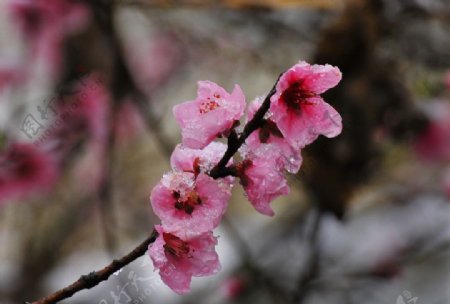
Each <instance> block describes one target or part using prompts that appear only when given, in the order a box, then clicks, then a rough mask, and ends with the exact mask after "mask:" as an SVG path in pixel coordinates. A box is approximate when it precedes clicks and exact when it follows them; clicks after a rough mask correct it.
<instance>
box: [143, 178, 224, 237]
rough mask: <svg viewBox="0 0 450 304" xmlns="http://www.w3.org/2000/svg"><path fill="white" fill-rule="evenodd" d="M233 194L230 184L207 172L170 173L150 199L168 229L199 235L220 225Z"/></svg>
mask: <svg viewBox="0 0 450 304" xmlns="http://www.w3.org/2000/svg"><path fill="white" fill-rule="evenodd" d="M230 197H231V191H230V187H229V185H228V184H227V183H223V182H222V181H220V180H214V179H212V178H211V177H209V176H208V175H206V174H203V173H200V174H199V175H198V176H197V177H195V175H194V174H193V173H189V172H171V173H168V174H165V175H164V176H163V178H162V179H161V181H160V183H158V184H157V185H156V186H155V188H153V191H152V193H151V195H150V201H151V205H152V208H153V211H154V212H155V214H156V215H157V216H158V217H159V218H160V219H161V222H162V225H163V226H164V229H165V230H166V231H168V232H171V233H182V232H184V233H186V234H187V235H198V234H201V233H204V232H206V231H209V230H213V229H214V228H216V227H217V226H218V225H219V222H220V220H221V218H222V216H223V214H224V213H225V210H226V207H227V205H228V201H229V200H230Z"/></svg>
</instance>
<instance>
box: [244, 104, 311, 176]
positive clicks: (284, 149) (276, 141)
mask: <svg viewBox="0 0 450 304" xmlns="http://www.w3.org/2000/svg"><path fill="white" fill-rule="evenodd" d="M262 102H263V100H262V99H261V98H257V99H255V100H254V101H253V102H252V103H251V104H250V105H249V106H248V110H247V111H248V113H247V121H250V120H251V119H252V118H253V115H255V113H256V111H258V109H259V108H260V107H261V105H262ZM271 117H272V113H271V112H270V110H269V111H268V112H267V114H266V116H265V123H264V125H263V126H262V127H261V128H259V129H258V130H256V131H255V132H253V133H252V134H250V136H249V137H248V138H247V141H246V143H247V146H248V148H249V149H251V150H256V149H258V148H259V147H260V146H261V145H264V144H272V145H273V146H275V147H277V148H278V149H279V151H280V154H281V155H282V156H283V157H284V159H283V161H284V168H285V169H286V170H287V171H288V172H290V173H297V172H298V170H300V166H301V164H302V156H301V153H300V151H299V150H296V149H294V148H292V147H291V145H290V144H289V143H288V142H287V141H286V140H285V139H284V137H283V134H281V132H280V130H279V129H278V127H277V125H276V124H275V122H274V121H273V120H272V119H271Z"/></svg>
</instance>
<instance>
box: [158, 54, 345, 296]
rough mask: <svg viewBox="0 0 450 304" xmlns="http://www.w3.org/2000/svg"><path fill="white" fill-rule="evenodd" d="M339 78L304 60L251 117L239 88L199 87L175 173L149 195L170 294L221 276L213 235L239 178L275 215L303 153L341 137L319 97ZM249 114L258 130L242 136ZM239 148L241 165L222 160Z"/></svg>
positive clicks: (187, 107) (186, 111)
mask: <svg viewBox="0 0 450 304" xmlns="http://www.w3.org/2000/svg"><path fill="white" fill-rule="evenodd" d="M341 77H342V76H341V72H340V71H339V69H338V68H337V67H333V66H330V65H310V64H308V63H306V62H304V61H301V62H299V63H297V64H296V65H294V66H293V67H291V68H290V69H289V70H287V71H286V72H285V73H283V74H282V75H281V76H280V78H279V80H278V82H277V83H276V85H275V87H274V89H273V90H272V91H271V92H270V93H269V95H268V96H266V97H265V98H256V99H255V100H254V101H253V102H251V103H250V104H249V105H248V107H247V110H246V101H245V96H244V93H243V92H242V90H241V88H240V87H239V86H238V85H235V87H234V89H233V91H232V92H231V93H228V92H227V91H226V90H225V89H223V88H222V87H220V86H219V85H217V84H215V83H213V82H211V81H199V83H198V91H197V98H195V99H194V100H192V101H187V102H184V103H182V104H179V105H177V106H175V107H174V109H173V114H174V116H175V119H176V121H177V122H178V124H179V126H180V127H181V134H182V143H181V144H179V145H177V146H176V148H175V150H174V151H173V154H172V156H171V159H170V163H171V166H172V171H171V172H169V173H166V174H165V175H164V176H163V177H162V179H161V181H160V182H159V183H158V184H157V185H156V186H155V187H154V189H153V190H152V192H151V195H150V202H151V205H152V208H153V210H154V213H155V214H156V215H157V216H158V217H159V218H160V219H161V225H157V226H156V227H155V229H156V231H157V232H158V237H157V239H156V241H155V242H154V243H153V244H152V245H150V247H149V254H150V257H151V259H152V260H153V263H154V266H155V267H156V268H157V269H159V273H160V275H161V278H162V280H163V281H164V282H165V283H166V284H167V285H168V286H169V287H170V288H171V289H172V290H174V291H175V292H177V293H179V294H184V293H187V292H189V290H190V282H191V278H192V276H206V275H211V274H214V273H216V272H217V271H219V269H220V262H219V259H218V255H217V253H216V252H215V249H214V247H215V245H216V244H217V238H216V237H215V236H214V235H213V230H214V228H216V227H217V226H218V225H219V223H220V221H221V219H222V217H223V215H224V213H225V211H226V208H227V205H228V202H229V200H230V197H231V190H232V187H233V185H234V182H235V179H236V178H239V180H240V184H241V185H242V187H243V188H244V190H245V193H246V197H247V199H248V200H249V201H250V203H251V204H252V205H253V206H254V208H255V209H256V210H257V211H259V212H260V213H262V214H264V215H268V216H272V215H274V211H273V210H272V208H271V205H270V203H271V202H272V201H273V200H274V199H275V198H277V197H279V196H281V195H286V194H288V193H289V186H288V183H287V180H286V174H287V173H292V174H295V173H297V172H298V171H299V170H300V166H301V164H302V157H301V150H302V149H303V148H304V147H305V146H306V145H309V144H311V143H312V142H313V141H314V140H316V139H317V137H318V136H319V135H324V136H326V137H330V138H331V137H335V136H337V135H338V134H339V133H340V132H341V130H342V119H341V116H340V115H339V113H338V112H337V111H336V110H335V109H334V108H333V107H332V106H330V105H329V104H327V103H326V102H325V101H324V100H323V99H322V98H321V96H320V94H321V93H323V92H325V91H326V90H328V89H330V88H332V87H334V86H336V85H337V84H338V83H339V81H340V80H341ZM265 104H266V105H269V106H268V107H267V106H266V107H264V105H265ZM245 112H246V118H245V121H246V126H249V125H253V126H256V128H253V129H251V130H250V131H248V130H249V128H246V127H244V128H243V129H242V130H243V131H241V132H239V131H238V130H241V129H239V128H238V126H239V124H240V119H241V118H242V117H243V116H244V114H245ZM223 137H228V145H226V144H224V143H222V142H220V141H219V140H218V139H219V138H223ZM236 144H238V145H240V146H239V150H238V151H239V153H240V158H239V161H235V160H234V159H233V158H226V157H225V156H224V155H226V154H227V151H228V152H229V151H230V147H231V145H236ZM222 159H224V161H222V162H220V161H221V160H222ZM228 159H229V161H228V162H227V160H228ZM219 162H220V164H219ZM223 162H227V163H226V164H224V165H223V166H222V164H223ZM212 172H214V173H215V174H212ZM217 173H218V174H217Z"/></svg>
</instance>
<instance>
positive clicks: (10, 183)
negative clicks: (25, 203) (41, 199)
mask: <svg viewBox="0 0 450 304" xmlns="http://www.w3.org/2000/svg"><path fill="white" fill-rule="evenodd" d="M57 172H58V170H57V166H56V162H55V161H54V159H53V158H52V157H51V155H50V154H46V153H44V152H43V151H41V150H40V149H38V148H37V147H35V146H34V145H32V144H28V143H13V144H11V145H9V146H8V147H7V148H6V150H5V151H3V152H2V153H1V154H0V202H4V201H5V200H7V199H11V198H24V197H26V196H27V195H28V194H30V193H32V192H35V191H38V190H49V189H50V187H51V186H52V185H53V184H54V182H55V181H56V177H57Z"/></svg>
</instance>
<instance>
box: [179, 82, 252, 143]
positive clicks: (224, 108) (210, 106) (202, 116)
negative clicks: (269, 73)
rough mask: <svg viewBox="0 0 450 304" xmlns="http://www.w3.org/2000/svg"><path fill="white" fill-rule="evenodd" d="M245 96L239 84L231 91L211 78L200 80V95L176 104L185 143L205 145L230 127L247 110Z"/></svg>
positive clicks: (198, 93) (198, 92) (198, 91)
mask: <svg viewBox="0 0 450 304" xmlns="http://www.w3.org/2000/svg"><path fill="white" fill-rule="evenodd" d="M244 109H245V96H244V94H243V92H242V90H241V88H240V87H239V86H238V85H235V87H234V90H233V92H232V93H231V94H229V93H227V92H226V91H225V90H224V89H223V88H222V87H220V86H218V85H217V84H215V83H214V82H211V81H199V82H198V90H197V98H196V99H195V100H193V101H187V102H184V103H182V104H179V105H176V106H175V107H174V108H173V114H174V116H175V119H176V121H177V122H178V124H179V125H180V127H181V135H182V142H183V145H185V146H187V147H189V148H193V149H202V148H204V147H206V146H207V145H208V144H209V143H210V142H211V141H213V140H214V139H215V138H216V137H218V136H220V135H221V134H222V133H224V132H226V131H228V130H229V129H230V128H231V127H232V126H233V124H234V123H235V121H236V120H239V119H240V118H241V116H242V115H243V113H244Z"/></svg>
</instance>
